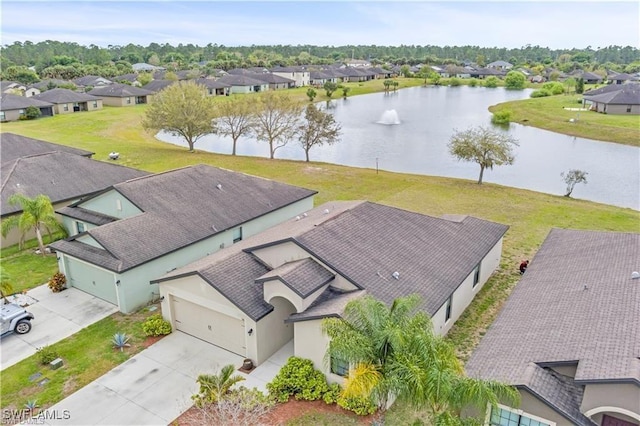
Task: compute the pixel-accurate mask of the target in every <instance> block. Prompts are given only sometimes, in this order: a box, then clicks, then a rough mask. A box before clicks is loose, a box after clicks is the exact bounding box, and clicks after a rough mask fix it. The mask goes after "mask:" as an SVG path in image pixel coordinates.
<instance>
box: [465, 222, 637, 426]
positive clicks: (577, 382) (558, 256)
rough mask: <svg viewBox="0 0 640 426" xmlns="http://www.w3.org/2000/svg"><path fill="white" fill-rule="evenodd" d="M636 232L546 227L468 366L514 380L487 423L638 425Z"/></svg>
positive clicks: (486, 375) (481, 374) (492, 376)
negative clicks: (513, 398)
mask: <svg viewBox="0 0 640 426" xmlns="http://www.w3.org/2000/svg"><path fill="white" fill-rule="evenodd" d="M639 270H640V234H636V233H623V232H597V231H583V230H570V229H552V230H551V232H550V233H549V235H548V236H547V238H546V239H545V241H544V242H543V244H542V246H541V247H540V249H539V251H538V253H537V254H536V255H535V257H534V258H533V260H532V261H531V263H530V264H529V267H528V268H527V270H526V272H525V273H524V275H523V277H522V279H521V280H520V282H519V283H518V284H517V285H516V287H515V289H514V290H513V292H512V294H511V295H510V296H509V298H508V300H507V301H506V303H505V305H504V307H503V308H502V310H501V311H500V313H499V314H498V318H497V319H496V321H495V322H494V323H493V325H492V326H491V327H490V328H489V330H488V331H487V333H486V334H485V336H484V337H483V338H482V341H481V342H480V344H479V345H478V347H477V348H476V350H475V351H474V353H473V354H472V356H471V358H470V359H469V361H468V362H467V364H466V367H465V368H466V371H467V374H468V375H469V376H472V377H479V378H482V379H490V380H498V381H501V382H504V383H507V384H509V385H512V386H515V387H516V388H517V389H518V391H519V392H520V395H521V403H520V406H519V407H510V406H506V405H501V406H499V408H498V409H497V410H493V411H492V412H491V413H490V414H489V413H488V414H487V416H488V419H489V420H490V422H489V423H488V424H490V425H506V424H509V425H540V426H560V425H563V426H564V425H577V426H593V425H602V426H614V425H615V426H638V425H639V424H640V273H639V272H638V271H639Z"/></svg>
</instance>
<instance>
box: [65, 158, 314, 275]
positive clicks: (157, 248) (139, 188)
mask: <svg viewBox="0 0 640 426" xmlns="http://www.w3.org/2000/svg"><path fill="white" fill-rule="evenodd" d="M217 185H221V186H220V189H218V187H217ZM113 188H114V190H115V191H117V192H119V193H120V194H122V195H123V196H124V197H125V198H127V199H128V200H130V201H131V202H132V203H133V204H135V205H136V206H137V207H138V208H139V209H140V210H142V211H143V212H144V213H142V214H139V215H137V216H133V217H129V218H126V219H122V220H118V221H116V222H113V223H109V224H106V225H103V226H100V227H97V228H93V229H91V230H89V231H88V232H89V234H90V235H91V237H93V238H94V239H95V240H96V241H98V243H100V245H102V246H103V247H104V248H105V249H106V250H107V251H109V253H111V254H112V256H113V257H114V258H115V259H118V260H119V261H120V263H119V264H118V265H119V266H118V269H117V271H118V272H122V271H125V270H128V269H131V268H134V267H136V266H138V265H140V264H142V263H145V262H147V261H149V260H153V259H156V258H158V257H161V256H163V255H165V254H167V253H169V252H171V251H174V250H177V249H180V248H182V247H185V246H188V245H190V244H193V243H195V242H197V241H200V240H203V239H205V238H208V237H211V236H213V235H215V234H217V233H219V232H222V231H225V230H227V229H231V228H233V227H236V226H238V225H241V224H243V223H245V222H248V221H250V220H252V219H255V218H257V217H260V216H262V215H265V214H267V213H269V212H272V211H275V210H277V209H279V208H282V207H284V206H287V205H289V204H292V203H294V202H296V201H299V200H302V199H305V198H308V197H311V196H313V195H314V194H316V192H315V191H311V190H309V189H305V188H300V187H296V186H292V185H287V184H283V183H279V182H275V181H272V180H268V179H263V178H259V177H255V176H249V175H246V174H243V173H238V172H233V171H230V170H224V169H219V168H215V167H211V166H207V165H202V164H201V165H196V166H190V167H185V168H182V169H177V170H171V171H168V172H164V173H157V174H154V175H149V176H146V177H144V178H140V179H133V180H130V181H127V182H122V183H120V184H116V185H114V186H113ZM78 206H79V207H82V203H78ZM158 230H162V232H158ZM67 243H68V244H73V241H67ZM56 244H57V243H56ZM68 244H66V246H68ZM60 251H63V252H64V251H65V248H64V247H63V246H60ZM81 258H82V257H81ZM99 266H104V267H106V268H108V266H107V265H99Z"/></svg>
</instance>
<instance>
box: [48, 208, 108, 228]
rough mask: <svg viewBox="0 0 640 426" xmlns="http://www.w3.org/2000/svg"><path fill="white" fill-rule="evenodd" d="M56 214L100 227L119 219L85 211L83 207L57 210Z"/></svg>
mask: <svg viewBox="0 0 640 426" xmlns="http://www.w3.org/2000/svg"><path fill="white" fill-rule="evenodd" d="M56 213H58V214H61V215H62V216H67V217H70V218H72V219H78V220H81V221H83V222H88V223H92V224H94V225H98V226H100V225H105V224H107V223H111V222H115V221H116V220H118V218H117V217H113V216H109V215H106V214H102V213H98V212H94V211H92V210H87V209H83V208H82V207H62V208H59V209H58V210H56Z"/></svg>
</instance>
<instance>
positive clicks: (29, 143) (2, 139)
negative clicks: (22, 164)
mask: <svg viewBox="0 0 640 426" xmlns="http://www.w3.org/2000/svg"><path fill="white" fill-rule="evenodd" d="M54 151H61V152H68V153H69V154H76V155H81V156H83V157H91V156H92V155H93V154H94V153H93V152H91V151H85V150H84V149H78V148H72V147H70V146H65V145H59V144H56V143H51V142H46V141H41V140H39V139H33V138H28V137H26V136H22V135H16V134H15V133H0V160H2V164H3V167H4V164H5V163H7V162H9V161H13V160H17V159H18V158H20V157H28V156H30V155H35V154H44V153H47V152H54ZM7 167H10V166H7Z"/></svg>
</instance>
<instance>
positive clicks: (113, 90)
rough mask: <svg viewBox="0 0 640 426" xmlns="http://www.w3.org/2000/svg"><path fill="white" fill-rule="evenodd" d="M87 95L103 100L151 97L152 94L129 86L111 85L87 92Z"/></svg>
mask: <svg viewBox="0 0 640 426" xmlns="http://www.w3.org/2000/svg"><path fill="white" fill-rule="evenodd" d="M89 94H90V95H93V96H100V97H105V98H124V97H126V96H147V95H153V92H152V91H150V90H145V89H141V88H139V87H135V86H129V85H127V84H120V83H113V84H110V85H108V86H104V87H96V88H95V89H93V90H91V91H89Z"/></svg>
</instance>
